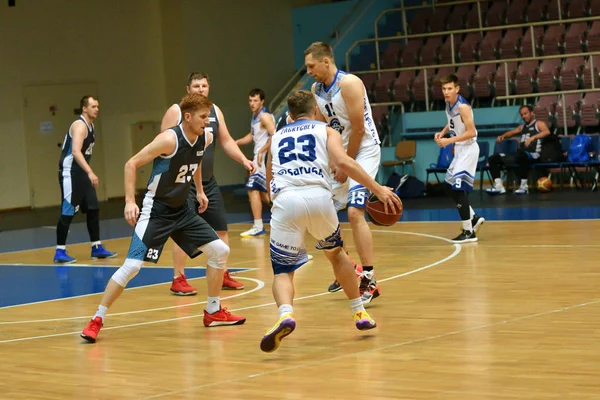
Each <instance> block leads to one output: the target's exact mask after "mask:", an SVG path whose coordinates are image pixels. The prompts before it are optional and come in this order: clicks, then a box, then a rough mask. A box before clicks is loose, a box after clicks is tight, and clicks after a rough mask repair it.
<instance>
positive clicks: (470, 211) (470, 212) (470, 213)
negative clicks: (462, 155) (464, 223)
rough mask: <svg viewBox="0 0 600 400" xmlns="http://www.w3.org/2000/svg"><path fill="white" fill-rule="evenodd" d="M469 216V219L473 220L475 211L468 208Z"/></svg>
mask: <svg viewBox="0 0 600 400" xmlns="http://www.w3.org/2000/svg"><path fill="white" fill-rule="evenodd" d="M469 215H470V216H471V219H473V217H474V216H475V210H473V207H471V206H469Z"/></svg>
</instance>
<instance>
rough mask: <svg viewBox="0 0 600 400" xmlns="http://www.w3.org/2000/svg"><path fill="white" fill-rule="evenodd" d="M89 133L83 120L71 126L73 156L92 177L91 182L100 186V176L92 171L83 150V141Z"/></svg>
mask: <svg viewBox="0 0 600 400" xmlns="http://www.w3.org/2000/svg"><path fill="white" fill-rule="evenodd" d="M86 135H87V127H86V126H85V124H84V123H83V121H77V122H75V123H74V124H73V126H72V127H71V140H72V142H71V144H72V146H71V150H72V152H73V158H74V159H75V162H77V164H79V166H80V167H81V169H82V170H83V171H84V172H85V173H86V174H87V176H88V178H90V182H92V186H93V187H97V186H98V177H97V176H96V175H95V174H94V171H92V167H90V165H89V164H88V163H87V161H85V157H84V156H83V153H82V152H81V150H82V147H83V141H84V140H85V137H86Z"/></svg>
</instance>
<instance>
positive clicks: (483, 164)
mask: <svg viewBox="0 0 600 400" xmlns="http://www.w3.org/2000/svg"><path fill="white" fill-rule="evenodd" d="M477 144H478V145H479V160H478V161H477V169H476V170H475V171H479V190H483V173H484V172H487V175H488V179H489V180H490V184H493V182H492V174H491V173H490V169H489V168H488V166H487V162H488V157H489V156H490V144H489V143H488V142H477Z"/></svg>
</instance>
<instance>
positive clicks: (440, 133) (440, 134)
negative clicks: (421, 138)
mask: <svg viewBox="0 0 600 400" xmlns="http://www.w3.org/2000/svg"><path fill="white" fill-rule="evenodd" d="M443 137H444V133H443V132H436V133H435V135H433V139H435V141H437V140H438V139H441V138H443Z"/></svg>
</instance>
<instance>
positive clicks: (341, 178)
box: [331, 168, 348, 183]
mask: <svg viewBox="0 0 600 400" xmlns="http://www.w3.org/2000/svg"><path fill="white" fill-rule="evenodd" d="M331 172H332V173H333V179H335V180H336V181H337V182H339V183H344V182H346V180H348V175H346V174H345V173H343V172H342V171H340V170H338V169H337V168H333V169H332V170H331Z"/></svg>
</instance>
